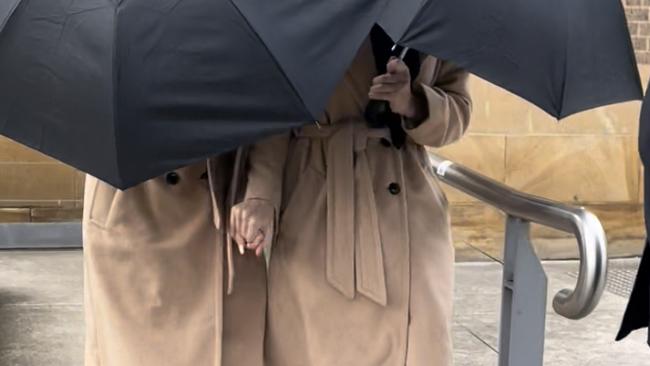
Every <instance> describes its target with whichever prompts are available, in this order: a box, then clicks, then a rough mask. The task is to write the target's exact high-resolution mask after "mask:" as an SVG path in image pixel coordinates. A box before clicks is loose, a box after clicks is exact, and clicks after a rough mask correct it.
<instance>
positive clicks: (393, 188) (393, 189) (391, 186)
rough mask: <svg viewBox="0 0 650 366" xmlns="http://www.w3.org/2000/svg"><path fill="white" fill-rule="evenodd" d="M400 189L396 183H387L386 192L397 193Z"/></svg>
mask: <svg viewBox="0 0 650 366" xmlns="http://www.w3.org/2000/svg"><path fill="white" fill-rule="evenodd" d="M401 191H402V188H401V187H400V186H399V184H397V183H391V184H389V185H388V192H390V194H394V195H398V194H399V193H400V192H401Z"/></svg>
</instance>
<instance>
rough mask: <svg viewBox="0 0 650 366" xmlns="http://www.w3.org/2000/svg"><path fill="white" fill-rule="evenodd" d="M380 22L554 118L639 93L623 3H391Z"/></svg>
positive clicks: (575, 0) (452, 0) (441, 0)
mask: <svg viewBox="0 0 650 366" xmlns="http://www.w3.org/2000/svg"><path fill="white" fill-rule="evenodd" d="M379 23H380V24H381V25H382V26H383V27H384V29H386V31H387V32H388V33H389V34H390V35H391V36H392V37H393V38H394V39H396V40H398V42H399V43H400V44H402V45H406V46H409V47H412V48H415V49H417V50H419V51H421V52H424V53H428V54H431V55H434V56H437V57H440V58H443V59H446V60H450V61H453V62H455V63H456V64H457V65H459V66H461V67H463V68H465V69H467V70H469V71H471V72H473V73H474V74H476V75H478V76H481V77H483V78H485V79H487V80H489V81H491V82H492V83H495V84H497V85H499V86H501V87H504V88H505V89H507V90H510V91H512V92H513V93H515V94H517V95H519V96H521V97H523V98H525V99H527V100H529V101H531V102H532V103H534V104H536V105H537V106H539V107H540V108H542V109H543V110H545V111H546V112H548V113H549V114H551V115H553V116H555V117H558V118H563V117H566V116H568V115H570V114H573V113H576V112H580V111H584V110H586V109H590V108H594V107H597V106H602V105H606V104H611V103H616V102H622V101H628V100H632V99H641V97H642V95H643V94H642V93H643V91H642V88H641V82H640V78H639V74H638V71H637V66H636V61H635V58H634V49H633V47H632V43H631V40H630V35H629V31H628V28H627V24H626V21H625V12H624V9H623V6H622V4H621V1H620V0H526V1H521V0H481V1H475V0H446V1H445V0H426V1H424V2H423V1H422V0H391V2H390V3H389V5H388V7H387V8H386V9H385V11H384V13H383V14H382V17H381V20H380V22H379Z"/></svg>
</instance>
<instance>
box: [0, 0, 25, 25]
mask: <svg viewBox="0 0 650 366" xmlns="http://www.w3.org/2000/svg"><path fill="white" fill-rule="evenodd" d="M21 2H22V1H21V0H14V3H13V5H11V6H10V7H9V11H8V12H7V14H6V15H5V16H4V19H2V21H0V32H1V31H2V30H3V29H4V28H5V26H6V25H7V23H9V19H10V18H11V16H12V15H13V14H14V12H15V11H16V9H18V5H20V4H21Z"/></svg>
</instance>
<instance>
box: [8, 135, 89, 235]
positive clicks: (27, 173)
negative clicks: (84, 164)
mask: <svg viewBox="0 0 650 366" xmlns="http://www.w3.org/2000/svg"><path fill="white" fill-rule="evenodd" d="M82 192H83V175H82V174H81V173H79V172H76V171H75V170H74V169H72V168H69V167H67V166H65V165H63V164H61V163H59V162H57V161H55V160H52V159H49V158H47V157H45V156H43V155H41V154H39V153H37V152H35V151H33V150H31V149H28V148H26V147H23V146H21V145H19V144H16V143H14V142H12V141H10V140H8V139H6V138H4V137H0V222H50V221H68V220H73V219H79V218H80V217H81V216H80V215H81V206H82V204H81V200H82Z"/></svg>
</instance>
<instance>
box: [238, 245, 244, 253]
mask: <svg viewBox="0 0 650 366" xmlns="http://www.w3.org/2000/svg"><path fill="white" fill-rule="evenodd" d="M237 248H239V254H241V255H244V253H245V250H244V246H243V245H237Z"/></svg>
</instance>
